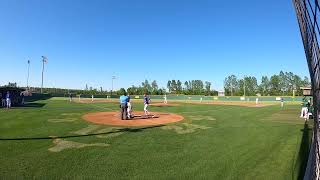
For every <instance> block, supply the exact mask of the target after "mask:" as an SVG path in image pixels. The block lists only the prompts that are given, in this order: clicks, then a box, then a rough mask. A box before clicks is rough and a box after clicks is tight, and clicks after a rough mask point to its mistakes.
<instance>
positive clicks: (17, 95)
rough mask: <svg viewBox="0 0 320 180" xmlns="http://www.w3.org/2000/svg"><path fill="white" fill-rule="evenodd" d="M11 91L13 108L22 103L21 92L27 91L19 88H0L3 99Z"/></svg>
mask: <svg viewBox="0 0 320 180" xmlns="http://www.w3.org/2000/svg"><path fill="white" fill-rule="evenodd" d="M8 91H9V93H10V97H11V106H18V105H21V103H22V96H21V92H23V91H25V89H24V88H18V87H0V93H1V98H2V99H3V98H5V97H6V94H7V92H8Z"/></svg>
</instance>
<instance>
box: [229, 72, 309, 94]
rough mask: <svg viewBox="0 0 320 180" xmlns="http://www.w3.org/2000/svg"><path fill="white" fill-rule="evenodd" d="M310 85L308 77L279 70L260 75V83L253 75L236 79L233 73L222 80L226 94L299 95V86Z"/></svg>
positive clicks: (300, 91)
mask: <svg viewBox="0 0 320 180" xmlns="http://www.w3.org/2000/svg"><path fill="white" fill-rule="evenodd" d="M308 86H310V81H309V78H308V77H306V76H305V77H304V78H301V77H300V76H298V75H296V74H294V73H292V72H283V71H280V73H279V74H274V75H272V76H270V77H268V76H262V78H261V82H260V84H258V81H257V78H256V77H254V76H245V77H244V78H242V79H238V77H237V76H235V75H230V76H228V77H226V78H225V80H224V90H225V94H226V96H243V95H244V94H245V95H246V96H255V95H257V94H260V95H262V96H292V95H293V94H295V95H296V96H301V95H303V94H302V90H301V89H300V87H308Z"/></svg>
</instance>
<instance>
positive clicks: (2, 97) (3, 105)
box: [1, 93, 6, 107]
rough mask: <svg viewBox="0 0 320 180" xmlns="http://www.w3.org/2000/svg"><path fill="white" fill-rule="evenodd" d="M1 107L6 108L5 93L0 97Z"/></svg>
mask: <svg viewBox="0 0 320 180" xmlns="http://www.w3.org/2000/svg"><path fill="white" fill-rule="evenodd" d="M1 102H2V107H6V93H3V94H2V96H1Z"/></svg>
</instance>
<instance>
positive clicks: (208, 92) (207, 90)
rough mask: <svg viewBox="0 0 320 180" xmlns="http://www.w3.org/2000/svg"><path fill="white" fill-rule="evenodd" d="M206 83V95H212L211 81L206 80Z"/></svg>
mask: <svg viewBox="0 0 320 180" xmlns="http://www.w3.org/2000/svg"><path fill="white" fill-rule="evenodd" d="M205 85H206V94H205V95H207V96H208V95H210V91H211V82H208V81H206V82H205Z"/></svg>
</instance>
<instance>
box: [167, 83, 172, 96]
mask: <svg viewBox="0 0 320 180" xmlns="http://www.w3.org/2000/svg"><path fill="white" fill-rule="evenodd" d="M167 88H168V90H169V93H170V92H171V89H172V88H171V81H170V80H169V81H168V83H167Z"/></svg>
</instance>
